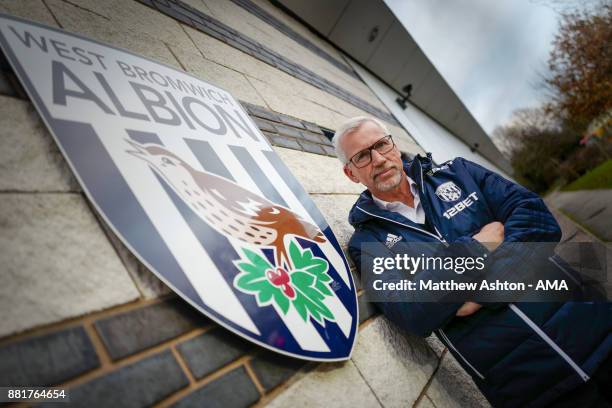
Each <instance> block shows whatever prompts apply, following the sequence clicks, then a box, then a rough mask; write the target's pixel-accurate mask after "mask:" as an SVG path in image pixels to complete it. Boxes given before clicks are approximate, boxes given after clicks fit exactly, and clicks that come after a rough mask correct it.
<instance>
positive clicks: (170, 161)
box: [162, 157, 174, 166]
mask: <svg viewBox="0 0 612 408" xmlns="http://www.w3.org/2000/svg"><path fill="white" fill-rule="evenodd" d="M162 163H164V164H170V165H172V166H174V163H172V160H170V159H169V158H167V157H162Z"/></svg>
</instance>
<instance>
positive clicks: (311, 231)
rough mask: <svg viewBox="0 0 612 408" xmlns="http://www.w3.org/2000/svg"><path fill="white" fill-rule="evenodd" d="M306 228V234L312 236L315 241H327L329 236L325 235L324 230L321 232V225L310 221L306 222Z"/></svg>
mask: <svg viewBox="0 0 612 408" xmlns="http://www.w3.org/2000/svg"><path fill="white" fill-rule="evenodd" d="M304 229H305V230H306V234H307V235H308V238H310V239H311V240H313V241H314V242H318V243H323V242H327V238H325V235H324V234H323V232H321V230H320V229H319V227H317V226H316V225H312V224H310V223H304Z"/></svg>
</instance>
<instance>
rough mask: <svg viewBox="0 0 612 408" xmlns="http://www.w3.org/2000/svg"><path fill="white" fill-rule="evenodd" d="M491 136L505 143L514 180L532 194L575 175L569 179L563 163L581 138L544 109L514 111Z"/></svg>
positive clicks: (543, 190)
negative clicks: (506, 122) (531, 191)
mask: <svg viewBox="0 0 612 408" xmlns="http://www.w3.org/2000/svg"><path fill="white" fill-rule="evenodd" d="M493 137H494V138H496V139H498V140H503V141H504V144H505V146H504V147H505V149H506V150H507V151H508V152H509V154H510V163H511V164H512V167H513V169H514V172H515V173H514V175H515V177H516V178H517V180H518V181H520V182H521V183H522V184H524V185H525V186H526V187H528V188H530V189H531V190H533V191H536V192H539V193H542V192H545V191H546V190H548V189H549V188H550V187H551V186H552V185H553V184H554V183H555V182H556V181H557V180H558V179H559V178H569V179H574V178H576V177H577V176H578V174H576V175H574V177H571V176H572V175H571V174H570V175H569V177H568V175H567V168H566V167H565V166H564V165H563V163H564V162H565V161H566V160H567V159H568V158H569V157H570V156H571V155H572V153H573V151H574V150H575V149H576V147H577V146H578V141H579V140H580V135H579V134H577V133H576V132H575V131H573V130H571V129H570V128H569V127H567V126H566V125H565V123H564V122H563V121H560V120H559V119H557V118H555V117H554V116H553V115H552V114H551V113H550V112H548V111H546V110H545V109H544V108H527V109H519V110H516V111H515V112H514V113H513V114H512V119H511V120H510V122H509V123H508V124H507V125H505V126H499V127H497V128H496V129H495V130H494V131H493ZM570 170H571V169H570Z"/></svg>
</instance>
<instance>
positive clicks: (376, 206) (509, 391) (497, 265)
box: [333, 117, 612, 407]
mask: <svg viewBox="0 0 612 408" xmlns="http://www.w3.org/2000/svg"><path fill="white" fill-rule="evenodd" d="M333 143H334V146H335V148H336V153H337V155H338V158H339V159H340V161H341V162H342V163H343V165H344V167H343V169H344V173H345V174H346V176H347V177H348V178H349V179H350V180H351V181H353V182H355V183H361V184H363V185H365V186H366V187H367V190H366V191H364V192H363V193H362V194H361V196H360V197H359V199H358V200H357V202H356V203H355V205H354V206H353V208H352V210H351V212H350V215H349V222H350V223H351V224H352V225H353V226H354V227H355V233H354V235H353V237H352V238H351V240H350V242H349V255H350V256H351V258H352V259H353V261H354V263H355V265H357V267H358V268H366V267H369V265H372V258H373V255H372V254H370V253H368V252H367V250H365V249H364V248H365V247H364V244H368V243H373V242H379V243H383V244H384V243H385V242H386V240H387V237H388V236H393V237H399V239H401V240H403V241H404V242H440V243H455V242H457V243H465V244H470V247H471V248H474V251H475V252H477V253H478V252H479V253H481V254H483V255H484V254H487V255H488V257H489V260H490V262H489V264H488V268H487V269H486V273H487V274H490V275H492V276H498V275H499V276H503V275H506V276H508V274H509V273H513V271H516V268H517V267H519V266H520V264H518V263H517V262H518V261H517V259H520V258H521V257H523V259H524V257H529V256H534V257H535V256H537V255H538V254H537V253H533V254H530V253H529V250H525V251H524V252H525V253H521V254H515V253H513V252H512V251H513V250H514V249H513V247H512V244H511V243H513V242H528V241H530V242H558V241H559V240H560V237H561V231H560V229H559V226H558V224H557V222H556V221H555V219H554V218H553V216H552V215H551V214H550V212H549V211H548V209H547V208H546V206H545V205H544V203H543V202H542V200H541V199H540V198H539V197H538V196H537V195H535V194H533V193H531V192H530V191H528V190H526V189H524V188H522V187H521V186H519V185H516V184H514V183H512V182H510V181H508V180H506V179H504V178H503V177H501V176H499V175H497V174H495V173H493V172H491V171H489V170H486V169H485V168H483V167H481V166H479V165H477V164H475V163H472V162H469V161H467V160H465V159H463V158H456V159H454V160H451V161H449V162H447V163H444V164H443V165H441V166H439V167H434V166H433V163H432V161H431V159H430V157H429V156H428V157H421V156H417V157H416V158H415V159H414V160H412V162H410V163H403V162H402V161H401V159H400V152H399V150H398V149H397V147H396V146H395V144H394V142H393V138H392V137H391V136H390V135H389V132H388V131H387V129H386V128H385V126H384V124H382V123H381V122H379V121H378V120H376V119H373V118H368V117H357V118H353V119H350V120H348V121H347V122H346V123H344V124H343V125H341V126H340V127H339V129H338V130H337V132H336V134H335V135H334V139H333ZM440 186H443V188H442V191H441V187H440ZM444 190H446V191H444ZM436 193H437V194H436ZM449 193H450V194H449ZM462 194H463V195H462ZM468 194H469V195H470V197H472V203H471V204H470V205H469V206H465V205H464V206H463V207H462V208H461V209H460V210H457V209H455V211H454V212H449V209H450V208H451V207H453V206H454V205H455V204H456V202H457V196H459V195H460V196H461V197H462V198H464V197H465V195H468ZM441 197H442V198H443V199H441ZM453 198H455V200H453ZM450 214H453V215H452V216H450ZM445 215H446V216H445ZM390 234H391V235H390ZM396 239H397V238H396ZM387 247H388V248H389V252H390V254H391V256H393V254H394V248H400V247H401V246H399V245H396V246H392V245H387ZM404 248H405V247H404ZM514 251H515V250H514ZM546 260H547V262H548V258H546ZM550 265H551V266H552V267H557V266H556V265H552V263H551V264H550ZM362 273H363V272H362ZM465 275H468V273H467V272H466V274H465ZM380 276H381V277H385V275H380ZM467 278H468V277H467V276H466V279H467ZM378 306H379V307H380V308H381V310H382V311H383V313H384V314H385V315H386V316H387V317H388V318H389V319H390V320H391V321H393V322H394V323H395V324H396V325H398V326H399V327H400V328H402V329H403V330H406V331H408V332H410V333H413V334H417V335H420V336H424V337H426V336H429V335H430V334H431V333H432V332H434V331H435V332H436V334H437V335H438V337H439V338H440V340H441V341H443V342H444V343H445V344H446V345H447V347H448V348H449V350H450V352H451V353H452V354H453V355H454V356H455V358H456V359H457V360H458V361H459V363H460V364H461V365H462V366H463V367H464V369H465V370H466V371H467V372H468V373H469V374H470V375H471V376H472V378H473V379H474V381H475V382H476V384H477V385H478V387H479V388H480V389H481V391H482V392H483V394H484V395H485V396H486V397H487V398H488V399H489V401H490V402H491V403H492V404H493V405H494V406H499V407H502V406H508V407H515V406H546V405H550V404H553V405H554V404H560V403H561V400H559V398H560V397H561V396H563V400H564V401H566V402H567V401H578V403H579V404H587V403H588V402H589V399H590V401H591V402H593V403H594V404H605V403H606V402H605V401H606V399H607V401H608V402H609V401H610V400H612V397H611V395H610V388H611V387H610V385H611V383H607V384H606V381H609V367H610V365H611V364H610V359H609V358H608V355H609V354H610V350H611V349H612V304H611V303H600V304H594V303H590V304H587V303H535V302H532V303H483V304H479V303H476V302H469V301H468V302H455V303H453V302H447V303H445V302H430V303H427V302H380V303H378ZM607 358H608V361H607V362H604V361H605V360H606V359H607ZM604 366H605V367H606V369H607V370H608V371H607V372H606V371H605V370H604V368H603V367H604ZM596 371H597V373H596ZM594 373H595V374H594ZM606 375H608V378H607V379H606V378H605V376H606ZM591 377H593V378H591ZM602 384H605V386H602ZM594 406H602V405H594ZM603 406H606V405H603Z"/></svg>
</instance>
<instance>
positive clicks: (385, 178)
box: [340, 122, 404, 195]
mask: <svg viewBox="0 0 612 408" xmlns="http://www.w3.org/2000/svg"><path fill="white" fill-rule="evenodd" d="M385 136H387V135H385V133H384V132H383V130H382V129H381V128H379V127H378V126H377V125H376V124H375V123H373V122H365V123H363V124H362V125H361V126H360V127H359V128H357V130H355V131H354V132H352V133H349V134H347V135H345V136H344V138H343V139H342V141H341V144H340V147H341V148H342V150H343V151H344V152H345V154H346V157H347V159H350V158H351V157H353V156H354V155H355V154H357V153H358V152H360V151H361V150H363V149H367V148H368V147H370V146H372V145H373V144H374V143H376V142H377V141H379V140H380V139H381V138H383V137H385ZM344 174H346V175H347V177H348V178H349V179H351V180H352V181H354V182H355V183H361V184H363V185H365V186H366V187H367V188H368V189H369V190H370V192H371V193H372V194H374V195H380V193H386V192H389V191H392V190H393V189H395V188H397V187H398V186H399V185H400V183H401V180H402V176H403V174H404V171H403V169H402V159H401V157H400V152H399V150H398V149H397V147H393V149H392V150H391V151H390V152H388V153H385V154H384V155H382V154H380V153H378V152H377V151H376V150H372V161H371V162H370V163H369V164H368V165H366V166H364V167H361V168H357V167H356V166H355V165H354V164H353V163H350V162H349V163H348V164H346V165H345V166H344Z"/></svg>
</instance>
